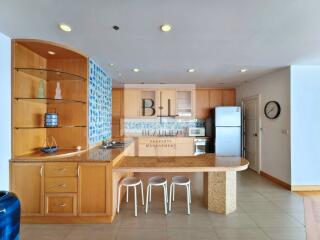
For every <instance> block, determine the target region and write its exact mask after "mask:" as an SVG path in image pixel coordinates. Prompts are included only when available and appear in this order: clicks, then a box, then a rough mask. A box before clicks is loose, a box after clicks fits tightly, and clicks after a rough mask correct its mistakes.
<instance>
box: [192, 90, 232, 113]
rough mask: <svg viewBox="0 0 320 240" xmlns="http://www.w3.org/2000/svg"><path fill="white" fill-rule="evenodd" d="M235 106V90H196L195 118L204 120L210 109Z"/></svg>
mask: <svg viewBox="0 0 320 240" xmlns="http://www.w3.org/2000/svg"><path fill="white" fill-rule="evenodd" d="M234 105H236V92H235V89H197V90H196V118H198V119H206V118H208V117H209V116H210V111H211V109H212V108H215V107H218V106H234Z"/></svg>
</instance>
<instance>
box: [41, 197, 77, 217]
mask: <svg viewBox="0 0 320 240" xmlns="http://www.w3.org/2000/svg"><path fill="white" fill-rule="evenodd" d="M45 202H46V212H45V215H46V216H76V215H77V194H73V193H69V194H68V193H63V194H59V193H55V194H53V193H48V194H46V199H45Z"/></svg>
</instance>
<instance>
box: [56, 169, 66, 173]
mask: <svg viewBox="0 0 320 240" xmlns="http://www.w3.org/2000/svg"><path fill="white" fill-rule="evenodd" d="M57 171H58V172H65V171H67V169H66V168H59V169H57Z"/></svg>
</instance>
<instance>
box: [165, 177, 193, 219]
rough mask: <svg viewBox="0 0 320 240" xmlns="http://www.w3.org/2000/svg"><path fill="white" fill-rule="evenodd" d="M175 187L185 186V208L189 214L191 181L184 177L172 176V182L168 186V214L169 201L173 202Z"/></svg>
mask: <svg viewBox="0 0 320 240" xmlns="http://www.w3.org/2000/svg"><path fill="white" fill-rule="evenodd" d="M176 185H178V186H185V187H186V189H187V208H188V214H190V204H191V181H190V179H189V178H187V177H185V176H174V177H172V182H171V184H170V197H169V212H171V201H172V202H174V195H175V191H176Z"/></svg>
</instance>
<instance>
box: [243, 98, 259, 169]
mask: <svg viewBox="0 0 320 240" xmlns="http://www.w3.org/2000/svg"><path fill="white" fill-rule="evenodd" d="M259 106H260V96H259V95H257V96H253V97H249V98H244V99H243V100H242V109H243V155H244V158H246V159H247V160H248V161H249V163H250V164H249V167H250V168H251V169H253V170H254V171H256V172H258V173H259V172H260V115H259Z"/></svg>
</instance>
